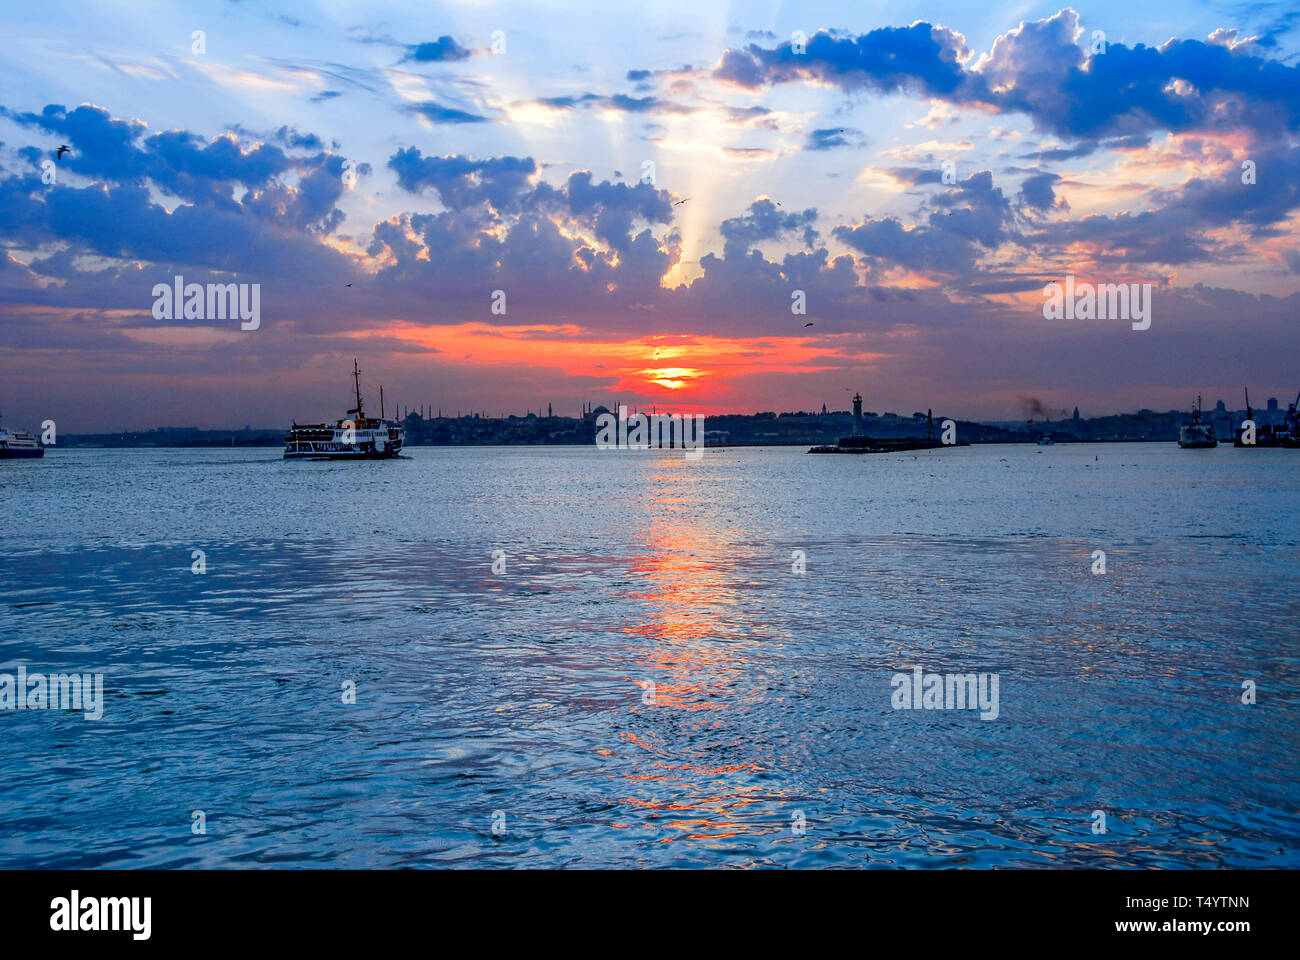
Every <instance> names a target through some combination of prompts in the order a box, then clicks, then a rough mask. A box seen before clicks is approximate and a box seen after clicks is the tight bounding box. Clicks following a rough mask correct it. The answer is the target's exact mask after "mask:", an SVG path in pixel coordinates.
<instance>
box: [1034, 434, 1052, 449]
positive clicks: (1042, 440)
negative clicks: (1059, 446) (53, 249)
mask: <svg viewBox="0 0 1300 960" xmlns="http://www.w3.org/2000/svg"><path fill="white" fill-rule="evenodd" d="M1038 445H1039V446H1040V447H1054V446H1056V441H1055V440H1053V439H1052V435H1051V434H1050V433H1042V434H1039V435H1038Z"/></svg>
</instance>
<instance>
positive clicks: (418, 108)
mask: <svg viewBox="0 0 1300 960" xmlns="http://www.w3.org/2000/svg"><path fill="white" fill-rule="evenodd" d="M405 109H406V110H408V111H409V112H411V113H418V114H419V115H420V116H422V117H424V118H425V119H426V120H430V121H432V122H433V123H491V122H492V121H491V120H489V119H488V118H487V117H483V116H480V115H478V114H477V113H469V112H467V111H465V110H458V109H456V108H455V107H445V106H443V105H442V104H440V103H435V102H434V101H432V100H425V101H423V102H421V103H412V104H408V105H407V106H406V108H405Z"/></svg>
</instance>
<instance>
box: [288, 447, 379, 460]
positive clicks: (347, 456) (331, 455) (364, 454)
mask: <svg viewBox="0 0 1300 960" xmlns="http://www.w3.org/2000/svg"><path fill="white" fill-rule="evenodd" d="M401 452H402V448H401V447H398V448H397V449H396V450H394V449H392V448H389V449H387V450H385V451H384V452H383V453H376V452H375V451H374V450H329V451H320V452H307V453H304V452H302V451H294V452H293V453H290V452H289V451H287V450H286V451H285V454H284V459H285V460H391V459H393V458H394V457H396V456H399V455H400V454H401Z"/></svg>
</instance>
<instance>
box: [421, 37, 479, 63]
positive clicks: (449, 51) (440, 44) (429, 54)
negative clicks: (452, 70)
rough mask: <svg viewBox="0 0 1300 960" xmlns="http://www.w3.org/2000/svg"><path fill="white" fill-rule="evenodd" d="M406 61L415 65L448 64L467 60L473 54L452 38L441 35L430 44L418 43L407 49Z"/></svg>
mask: <svg viewBox="0 0 1300 960" xmlns="http://www.w3.org/2000/svg"><path fill="white" fill-rule="evenodd" d="M408 49H409V51H410V52H409V54H408V55H407V59H408V60H414V61H416V62H417V63H449V62H453V61H456V60H468V59H469V58H470V57H471V56H473V53H472V52H471V51H469V50H468V49H466V48H465V47H462V46H461V45H460V44H459V43H457V42H456V41H455V40H454V39H453V38H452V37H449V36H447V35H445V34H444V35H443V36H441V37H439V38H438V39H437V40H434V41H432V42H430V43H420V44H416V45H415V46H413V47H409V48H408Z"/></svg>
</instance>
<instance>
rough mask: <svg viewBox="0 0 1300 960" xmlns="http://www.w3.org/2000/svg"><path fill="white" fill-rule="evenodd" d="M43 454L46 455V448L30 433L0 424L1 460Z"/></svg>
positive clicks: (40, 455)
mask: <svg viewBox="0 0 1300 960" xmlns="http://www.w3.org/2000/svg"><path fill="white" fill-rule="evenodd" d="M43 456H45V448H44V447H42V446H41V444H40V441H39V440H37V439H36V438H35V437H33V436H32V435H31V434H30V433H23V432H22V431H21V430H10V429H8V428H7V427H5V426H2V425H0V460H16V459H19V458H26V457H43Z"/></svg>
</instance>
